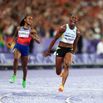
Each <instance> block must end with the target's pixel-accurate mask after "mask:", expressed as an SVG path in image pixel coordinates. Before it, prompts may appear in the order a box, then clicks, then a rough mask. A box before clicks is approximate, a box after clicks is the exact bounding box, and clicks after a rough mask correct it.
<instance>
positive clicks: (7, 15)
mask: <svg viewBox="0 0 103 103" xmlns="http://www.w3.org/2000/svg"><path fill="white" fill-rule="evenodd" d="M25 15H32V16H33V18H34V27H35V28H36V30H37V31H38V33H39V34H40V36H41V37H44V38H52V37H53V35H54V32H55V30H56V29H57V28H58V27H59V26H60V25H63V24H65V23H68V20H69V17H70V16H71V15H77V16H78V17H79V22H78V27H79V28H80V30H81V33H82V35H83V36H82V37H83V38H85V39H89V40H93V39H100V38H101V36H102V35H103V0H0V47H4V44H5V42H4V41H5V40H6V39H7V37H9V36H13V35H14V33H15V29H16V26H17V25H19V23H20V21H21V20H22V19H23V17H25ZM81 39H82V38H81ZM80 45H81V42H80Z"/></svg>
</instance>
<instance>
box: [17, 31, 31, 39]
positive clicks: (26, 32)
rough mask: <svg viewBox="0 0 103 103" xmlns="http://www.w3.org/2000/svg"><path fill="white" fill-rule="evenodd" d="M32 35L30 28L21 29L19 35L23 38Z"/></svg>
mask: <svg viewBox="0 0 103 103" xmlns="http://www.w3.org/2000/svg"><path fill="white" fill-rule="evenodd" d="M29 35H30V30H19V31H18V36H19V37H23V38H28V37H29Z"/></svg>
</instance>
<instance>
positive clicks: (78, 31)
mask: <svg viewBox="0 0 103 103" xmlns="http://www.w3.org/2000/svg"><path fill="white" fill-rule="evenodd" d="M77 35H78V36H79V37H80V36H81V31H80V29H79V28H78V27H77Z"/></svg>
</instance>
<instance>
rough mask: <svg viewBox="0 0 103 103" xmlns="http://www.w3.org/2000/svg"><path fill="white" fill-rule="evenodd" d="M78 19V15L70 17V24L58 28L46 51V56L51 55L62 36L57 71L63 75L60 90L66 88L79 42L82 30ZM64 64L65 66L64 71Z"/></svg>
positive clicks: (57, 55)
mask: <svg viewBox="0 0 103 103" xmlns="http://www.w3.org/2000/svg"><path fill="white" fill-rule="evenodd" d="M77 21H78V18H77V17H76V16H72V17H70V19H69V24H65V25H63V26H61V27H60V28H59V29H58V30H57V32H56V35H55V37H54V39H53V40H52V41H51V43H50V45H49V48H48V50H47V51H45V52H44V56H49V55H50V54H51V49H52V47H53V45H54V44H55V42H56V40H57V39H59V38H60V42H59V45H58V48H57V50H56V73H57V75H60V76H61V77H62V83H61V84H60V86H59V89H58V90H59V91H60V92H63V90H64V85H65V82H66V79H67V77H68V74H69V73H68V72H69V68H70V65H71V63H72V56H73V53H75V52H76V49H77V42H78V40H79V37H80V31H79V30H78V29H77V27H76V24H77ZM62 65H63V68H64V70H63V71H62Z"/></svg>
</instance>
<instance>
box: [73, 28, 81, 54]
mask: <svg viewBox="0 0 103 103" xmlns="http://www.w3.org/2000/svg"><path fill="white" fill-rule="evenodd" d="M80 36H81V35H80V30H79V29H78V30H77V37H76V39H75V41H74V43H73V53H75V52H76V51H77V43H78V41H79V39H80Z"/></svg>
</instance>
